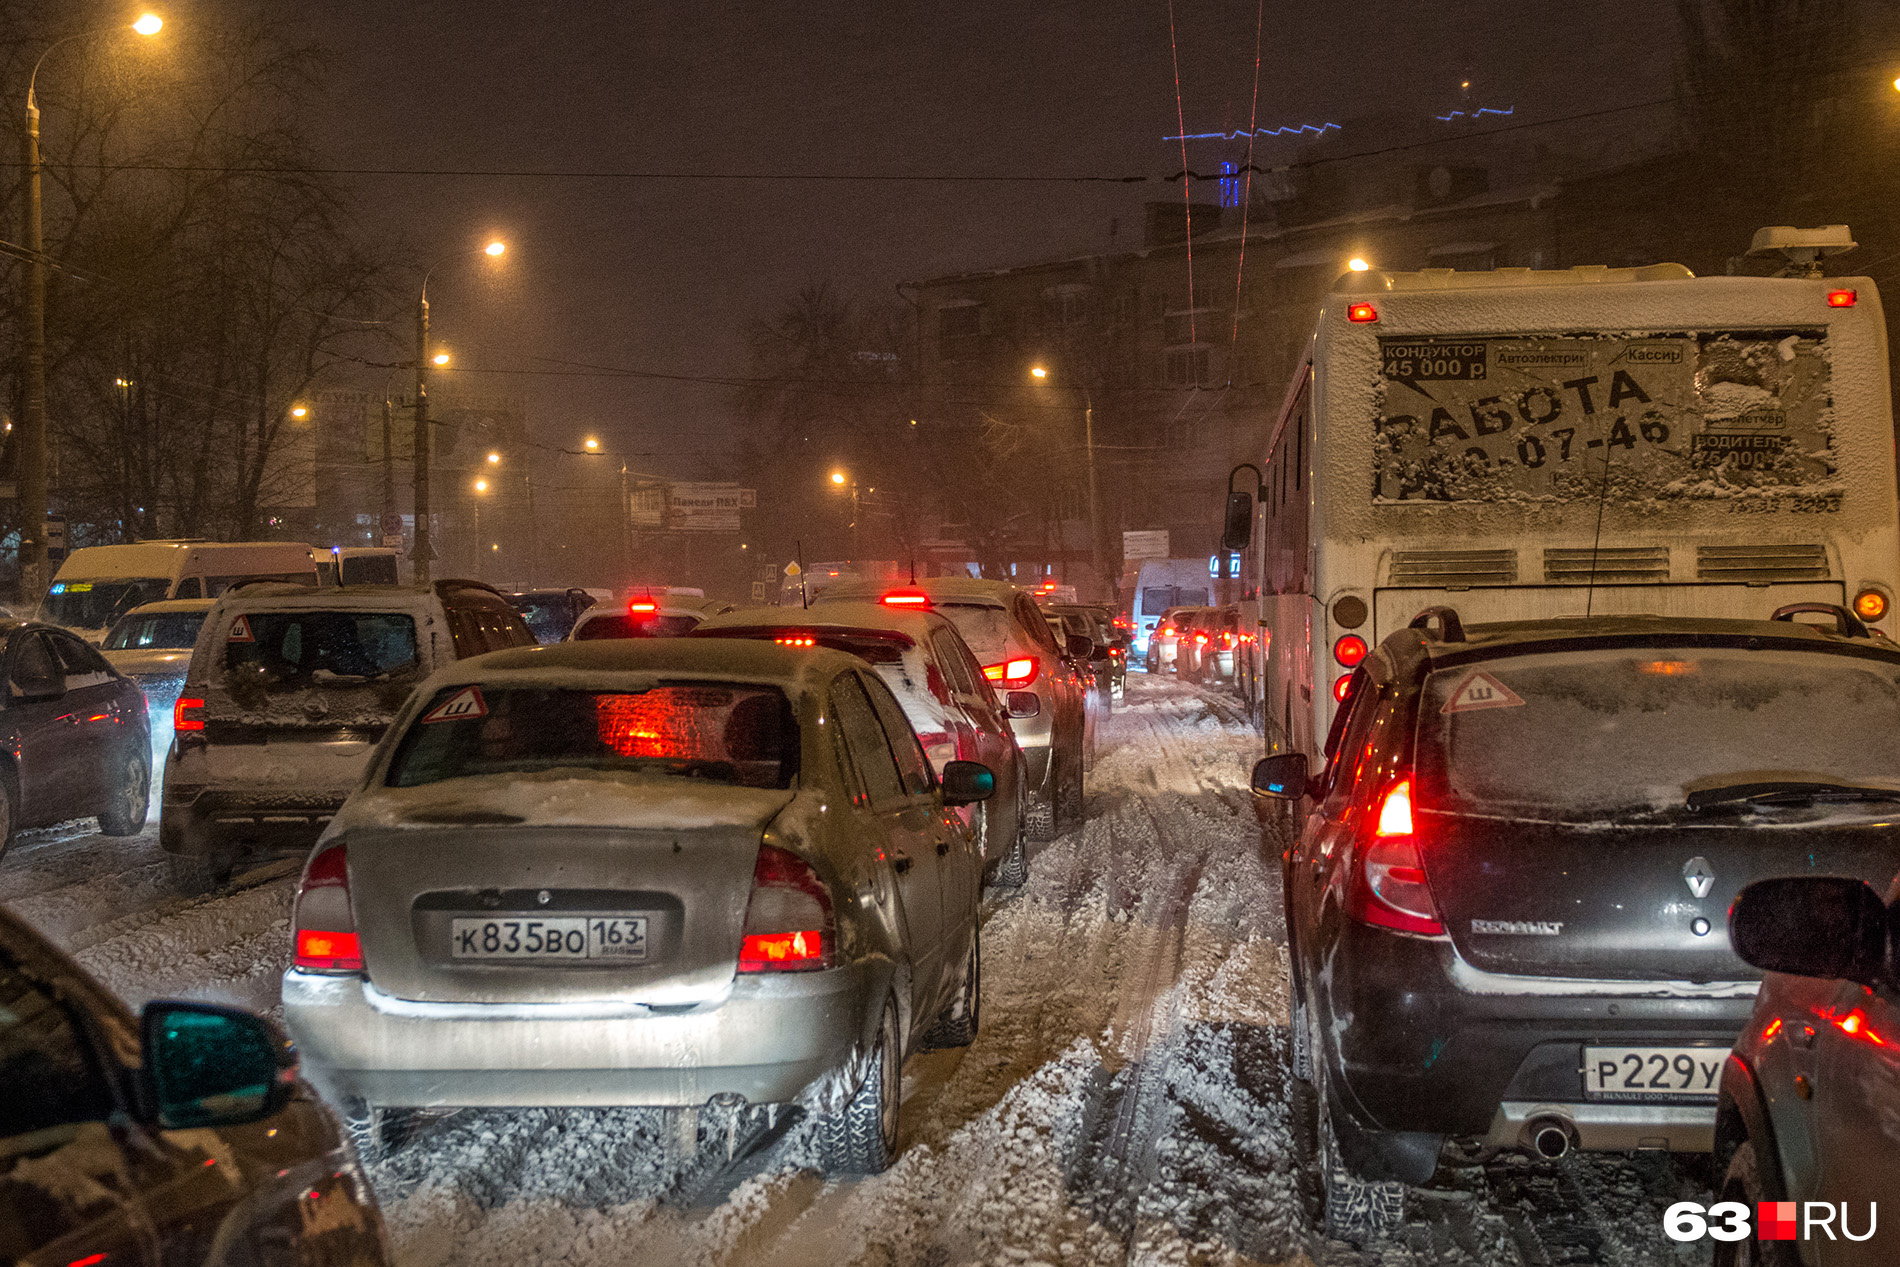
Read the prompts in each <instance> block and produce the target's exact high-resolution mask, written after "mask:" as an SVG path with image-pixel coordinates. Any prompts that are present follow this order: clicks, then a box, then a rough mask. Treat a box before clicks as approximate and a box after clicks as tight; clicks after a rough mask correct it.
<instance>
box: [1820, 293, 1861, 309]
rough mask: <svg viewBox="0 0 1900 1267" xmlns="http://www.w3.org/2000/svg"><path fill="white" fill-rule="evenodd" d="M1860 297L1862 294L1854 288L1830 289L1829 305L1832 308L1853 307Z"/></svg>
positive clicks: (1828, 294)
mask: <svg viewBox="0 0 1900 1267" xmlns="http://www.w3.org/2000/svg"><path fill="white" fill-rule="evenodd" d="M1859 299H1860V294H1859V292H1857V291H1852V290H1830V291H1828V292H1827V306H1828V307H1830V308H1852V307H1853V306H1854V304H1855V303H1856V302H1858V301H1859Z"/></svg>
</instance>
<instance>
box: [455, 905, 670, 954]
mask: <svg viewBox="0 0 1900 1267" xmlns="http://www.w3.org/2000/svg"><path fill="white" fill-rule="evenodd" d="M449 948H450V949H449V953H450V955H451V957H452V958H456V959H536V960H574V959H613V960H618V961H620V962H622V963H642V962H644V961H645V960H646V957H647V917H646V916H644V915H614V916H606V915H555V916H549V917H545V918H540V919H527V918H522V919H509V918H506V917H502V918H488V917H483V918H478V919H453V920H450V921H449Z"/></svg>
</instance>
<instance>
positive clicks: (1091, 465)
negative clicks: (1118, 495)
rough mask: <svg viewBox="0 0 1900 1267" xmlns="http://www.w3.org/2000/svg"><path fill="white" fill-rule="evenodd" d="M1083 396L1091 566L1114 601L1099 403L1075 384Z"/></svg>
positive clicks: (1039, 368) (1040, 376)
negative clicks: (1098, 460) (1100, 489)
mask: <svg viewBox="0 0 1900 1267" xmlns="http://www.w3.org/2000/svg"><path fill="white" fill-rule="evenodd" d="M1029 376H1030V377H1031V378H1033V379H1036V380H1037V381H1038V382H1045V381H1047V380H1048V378H1049V368H1048V367H1047V366H1044V365H1032V366H1030V368H1029ZM1074 387H1075V389H1076V390H1077V391H1079V392H1081V393H1082V443H1083V446H1084V448H1085V450H1086V452H1087V465H1088V481H1089V563H1090V565H1091V566H1092V567H1093V568H1094V569H1095V580H1096V583H1097V584H1098V585H1101V586H1102V587H1103V588H1104V589H1105V590H1106V591H1107V592H1108V594H1109V596H1110V597H1111V598H1112V597H1113V596H1114V594H1115V586H1114V584H1113V583H1112V582H1111V580H1110V578H1109V575H1108V564H1107V562H1106V560H1104V559H1103V557H1102V511H1101V503H1100V502H1099V501H1097V500H1096V495H1095V400H1094V398H1093V397H1092V396H1091V395H1090V394H1089V386H1088V384H1087V383H1083V382H1077V383H1075V384H1074Z"/></svg>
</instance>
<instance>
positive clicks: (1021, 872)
mask: <svg viewBox="0 0 1900 1267" xmlns="http://www.w3.org/2000/svg"><path fill="white" fill-rule="evenodd" d="M1025 821H1026V820H1025ZM1026 834H1027V829H1026V828H1025V831H1023V832H1018V833H1017V835H1016V843H1015V844H1013V845H1011V846H1010V847H1009V854H1008V856H1006V857H1005V858H1004V859H1003V861H1002V862H1001V863H1000V864H998V866H997V868H996V874H995V875H994V876H992V877H991V880H992V882H993V883H994V884H995V885H996V887H997V888H999V889H1020V888H1022V887H1023V885H1024V884H1025V883H1027V882H1028V880H1029V849H1028V847H1027V846H1026V845H1024V843H1023V836H1024V835H1026Z"/></svg>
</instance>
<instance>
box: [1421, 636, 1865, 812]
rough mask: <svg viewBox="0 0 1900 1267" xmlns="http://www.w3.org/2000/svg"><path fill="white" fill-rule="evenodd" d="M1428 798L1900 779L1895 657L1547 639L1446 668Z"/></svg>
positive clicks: (1595, 800)
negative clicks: (1569, 645)
mask: <svg viewBox="0 0 1900 1267" xmlns="http://www.w3.org/2000/svg"><path fill="white" fill-rule="evenodd" d="M1416 773H1417V777H1418V779H1419V781H1420V783H1421V791H1422V793H1423V798H1422V799H1423V803H1424V804H1426V805H1433V806H1438V807H1442V808H1446V809H1451V810H1462V811H1469V812H1478V813H1500V814H1506V815H1514V816H1522V817H1528V818H1537V819H1546V820H1574V819H1580V818H1594V817H1600V816H1602V815H1603V814H1605V813H1617V812H1636V813H1641V812H1654V811H1673V810H1681V809H1682V808H1683V807H1684V806H1685V803H1686V800H1687V797H1688V795H1689V793H1690V792H1693V791H1698V790H1702V789H1705V788H1715V787H1728V786H1734V785H1737V784H1743V783H1754V782H1774V781H1798V782H1810V781H1814V782H1831V783H1842V782H1845V783H1867V784H1874V785H1878V786H1889V785H1890V786H1893V787H1894V788H1896V789H1900V666H1895V665H1892V664H1888V663H1885V662H1882V661H1878V660H1864V659H1859V658H1856V657H1849V656H1842V655H1829V654H1816V653H1811V652H1810V653H1803V652H1798V651H1777V650H1760V651H1748V650H1742V649H1710V648H1698V649H1692V650H1691V649H1669V650H1652V649H1642V650H1634V651H1632V650H1628V649H1619V650H1602V651H1581V652H1556V653H1551V654H1547V655H1528V656H1522V657H1516V658H1512V659H1507V660H1487V661H1485V662H1483V663H1481V664H1478V665H1469V666H1464V667H1460V668H1452V669H1443V670H1440V671H1438V672H1436V673H1433V674H1432V675H1431V676H1430V677H1429V678H1427V680H1426V686H1425V693H1424V697H1423V698H1422V700H1421V701H1420V705H1419V722H1418V752H1417V769H1416Z"/></svg>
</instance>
